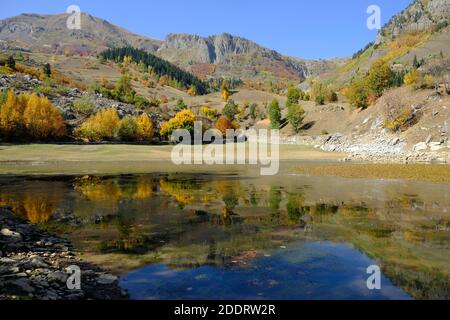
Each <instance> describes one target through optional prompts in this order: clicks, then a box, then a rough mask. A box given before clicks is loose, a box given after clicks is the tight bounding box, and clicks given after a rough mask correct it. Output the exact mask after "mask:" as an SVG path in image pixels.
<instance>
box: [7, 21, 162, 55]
mask: <svg viewBox="0 0 450 320" xmlns="http://www.w3.org/2000/svg"><path fill="white" fill-rule="evenodd" d="M68 16H69V15H68V14H57V15H39V14H22V15H19V16H16V17H12V18H8V19H5V20H0V48H2V47H3V48H7V47H18V48H24V49H28V50H32V51H40V52H47V53H57V54H64V53H74V54H96V53H99V52H100V51H103V50H105V49H106V48H109V47H125V46H132V47H136V48H139V49H144V50H147V51H150V52H155V51H156V50H157V49H158V47H159V45H160V41H158V40H154V39H150V38H148V37H145V36H140V35H137V34H134V33H131V32H129V31H127V30H125V29H122V28H120V27H118V26H115V25H113V24H111V23H109V22H108V21H106V20H103V19H100V18H96V17H93V16H91V15H89V14H86V13H82V14H81V26H82V28H81V30H70V29H68V28H67V26H66V24H67V18H68Z"/></svg>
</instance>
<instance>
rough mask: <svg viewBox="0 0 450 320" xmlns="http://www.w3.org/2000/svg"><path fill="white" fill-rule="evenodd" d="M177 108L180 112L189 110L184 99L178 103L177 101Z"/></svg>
mask: <svg viewBox="0 0 450 320" xmlns="http://www.w3.org/2000/svg"><path fill="white" fill-rule="evenodd" d="M177 108H178V110H180V111H181V110H185V109H187V105H186V103H184V100H183V99H178V101H177Z"/></svg>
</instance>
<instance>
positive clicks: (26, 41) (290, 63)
mask: <svg viewBox="0 0 450 320" xmlns="http://www.w3.org/2000/svg"><path fill="white" fill-rule="evenodd" d="M67 17H68V15H67V14H58V15H38V14H22V15H20V16H16V17H12V18H8V19H5V20H1V21H0V48H3V49H11V48H22V49H25V50H31V51H38V52H44V53H56V54H83V55H96V54H98V53H99V52H101V51H103V50H105V49H106V48H118V47H126V46H131V47H135V48H138V49H142V50H146V51H149V52H152V53H156V54H157V55H158V56H160V57H161V58H163V59H165V60H168V61H169V62H172V63H174V64H176V65H178V66H179V67H181V68H184V69H185V70H187V71H190V72H192V73H194V74H195V75H197V76H199V77H201V78H207V77H209V76H211V77H228V78H241V79H259V80H261V79H268V80H277V79H283V80H293V81H301V80H303V79H305V78H306V77H308V76H312V75H316V74H318V73H319V72H323V71H326V70H328V69H330V68H333V67H334V65H335V62H334V61H322V60H317V61H316V60H302V59H298V58H291V57H286V56H283V55H282V54H280V53H278V52H276V51H274V50H271V49H267V48H263V47H261V46H259V45H258V44H256V43H254V42H252V41H250V40H247V39H244V38H241V37H237V36H232V35H230V34H226V33H224V34H221V35H216V36H210V37H207V38H203V37H200V36H197V35H189V34H169V35H168V36H167V37H166V39H165V40H164V41H159V40H154V39H151V38H148V37H146V36H140V35H136V34H134V33H131V32H128V31H127V30H124V29H122V28H120V27H118V26H115V25H113V24H111V23H109V22H108V21H106V20H103V19H100V18H96V17H93V16H92V15H89V14H86V13H83V14H82V16H81V25H82V29H81V30H69V29H67V27H66V20H67Z"/></svg>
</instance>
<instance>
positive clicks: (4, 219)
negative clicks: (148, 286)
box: [0, 207, 128, 300]
mask: <svg viewBox="0 0 450 320" xmlns="http://www.w3.org/2000/svg"><path fill="white" fill-rule="evenodd" d="M73 266H76V267H78V268H79V269H80V271H81V282H80V284H81V288H80V289H70V286H68V285H67V282H68V280H70V279H69V277H70V276H71V274H72V273H71V269H68V268H69V267H72V268H73ZM127 296H128V295H127V292H126V291H124V290H122V289H121V288H120V287H119V286H118V277H116V276H114V275H111V274H108V273H106V272H105V271H103V270H101V269H100V268H98V267H96V266H94V265H91V264H89V263H86V262H83V261H82V260H81V259H79V258H77V256H76V253H75V252H74V250H73V248H72V246H71V244H70V242H69V241H67V240H65V239H62V238H59V237H56V236H53V235H50V234H48V233H46V232H44V231H42V230H39V229H38V228H37V227H36V226H34V225H31V224H29V223H28V222H26V221H25V220H22V219H21V218H19V217H17V216H16V215H14V213H13V212H12V211H11V208H8V207H0V300H2V299H8V300H11V299H12V300H14V299H35V300H81V299H98V300H110V299H113V300H122V299H126V298H127Z"/></svg>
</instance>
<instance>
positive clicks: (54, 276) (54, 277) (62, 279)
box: [47, 271, 68, 284]
mask: <svg viewBox="0 0 450 320" xmlns="http://www.w3.org/2000/svg"><path fill="white" fill-rule="evenodd" d="M67 278H68V275H67V273H64V272H62V271H55V272H52V273H50V274H49V275H48V276H47V279H48V281H50V282H54V281H56V282H59V283H63V284H65V283H66V282H67Z"/></svg>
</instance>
